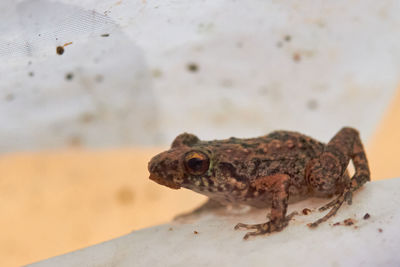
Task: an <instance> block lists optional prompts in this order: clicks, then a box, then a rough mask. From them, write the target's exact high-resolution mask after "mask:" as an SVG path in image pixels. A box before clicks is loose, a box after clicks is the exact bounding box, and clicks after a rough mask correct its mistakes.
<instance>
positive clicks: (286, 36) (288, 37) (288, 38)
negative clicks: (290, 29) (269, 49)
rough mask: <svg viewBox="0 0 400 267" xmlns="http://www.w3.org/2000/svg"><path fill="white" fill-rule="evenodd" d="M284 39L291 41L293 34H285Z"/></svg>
mask: <svg viewBox="0 0 400 267" xmlns="http://www.w3.org/2000/svg"><path fill="white" fill-rule="evenodd" d="M283 40H285V41H286V42H290V41H291V40H292V36H290V35H285V37H284V38H283Z"/></svg>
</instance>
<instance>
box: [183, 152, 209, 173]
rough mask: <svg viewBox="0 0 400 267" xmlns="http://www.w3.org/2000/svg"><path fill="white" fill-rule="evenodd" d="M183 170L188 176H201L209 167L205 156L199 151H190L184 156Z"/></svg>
mask: <svg viewBox="0 0 400 267" xmlns="http://www.w3.org/2000/svg"><path fill="white" fill-rule="evenodd" d="M184 163H185V168H186V170H187V171H188V173H189V174H192V175H202V174H204V173H205V172H206V171H207V170H208V167H209V166H210V160H209V159H208V157H207V155H206V154H204V153H203V152H200V151H191V152H188V153H187V154H186V155H185V160H184Z"/></svg>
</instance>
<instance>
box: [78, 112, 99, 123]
mask: <svg viewBox="0 0 400 267" xmlns="http://www.w3.org/2000/svg"><path fill="white" fill-rule="evenodd" d="M95 117H96V116H95V115H94V114H93V113H91V112H85V113H82V114H81V115H80V116H79V121H80V122H82V123H90V122H92V121H93V120H94V119H95Z"/></svg>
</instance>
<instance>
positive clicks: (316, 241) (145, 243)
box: [30, 178, 400, 267]
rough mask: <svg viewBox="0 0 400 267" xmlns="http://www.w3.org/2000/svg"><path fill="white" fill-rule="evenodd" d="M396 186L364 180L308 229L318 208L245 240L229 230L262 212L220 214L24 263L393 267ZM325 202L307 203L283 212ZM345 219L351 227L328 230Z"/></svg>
mask: <svg viewBox="0 0 400 267" xmlns="http://www.w3.org/2000/svg"><path fill="white" fill-rule="evenodd" d="M399 188H400V178H397V179H391V180H384V181H379V182H373V183H368V184H367V185H366V186H365V187H364V188H363V189H362V190H360V191H359V192H357V193H355V194H354V198H353V205H351V206H348V205H347V204H346V205H344V206H343V207H342V208H341V209H340V210H339V212H338V214H337V215H336V216H335V217H334V218H332V219H331V220H329V221H328V222H327V223H324V224H321V225H320V226H319V227H318V228H316V229H312V230H311V229H309V228H308V227H307V226H306V224H307V223H309V222H313V221H314V220H315V219H317V218H319V217H321V216H322V213H320V212H318V211H314V212H312V213H311V214H310V215H307V216H305V215H302V216H297V217H295V219H294V220H292V221H291V222H290V224H289V226H288V227H287V228H286V229H284V230H283V231H282V232H280V233H274V234H270V235H266V236H262V237H256V238H253V239H251V240H247V241H244V240H243V239H242V237H243V235H244V233H245V231H235V230H233V227H234V225H235V224H236V223H237V222H244V223H259V222H265V215H266V211H265V210H252V211H250V212H243V211H242V212H238V211H235V210H232V211H223V212H222V214H221V213H210V214H205V215H203V216H201V217H200V218H197V219H194V218H192V220H193V222H191V223H189V222H187V223H184V224H182V223H177V222H175V223H171V224H165V225H161V226H157V227H152V228H148V229H144V230H140V231H136V232H133V233H131V234H128V235H126V236H123V237H120V238H117V239H114V240H111V241H108V242H105V243H102V244H99V245H96V246H92V247H89V248H86V249H82V250H78V251H75V252H72V253H69V254H66V255H62V256H59V257H55V258H51V259H48V260H45V261H42V262H39V263H36V264H32V265H30V266H32V267H50V266H61V267H62V266H118V267H122V266H153V267H154V266H298V267H300V266H352V267H354V266H400V254H399V250H400V230H399V225H400V210H399V206H400V192H399V190H398V189H399ZM325 203H327V200H321V199H310V200H305V201H302V202H299V203H296V204H293V205H291V206H290V209H289V210H290V211H291V210H297V211H299V212H301V210H302V209H303V208H311V209H312V208H317V207H320V206H322V205H323V204H325ZM149 212H151V211H149ZM366 213H369V214H370V216H371V217H370V218H369V219H368V220H364V219H363V216H364V215H365V214H366ZM347 218H352V219H353V220H355V221H356V222H355V224H354V225H352V226H344V225H339V226H333V223H335V222H339V221H343V220H345V219H347ZM379 229H382V232H380V231H379ZM194 231H197V232H198V234H194Z"/></svg>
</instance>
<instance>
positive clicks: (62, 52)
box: [56, 46, 64, 55]
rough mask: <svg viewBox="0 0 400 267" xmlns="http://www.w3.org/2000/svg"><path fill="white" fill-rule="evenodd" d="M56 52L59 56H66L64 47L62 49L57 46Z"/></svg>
mask: <svg viewBox="0 0 400 267" xmlns="http://www.w3.org/2000/svg"><path fill="white" fill-rule="evenodd" d="M56 52H57V54H59V55H62V54H64V47H62V46H57V48H56Z"/></svg>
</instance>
